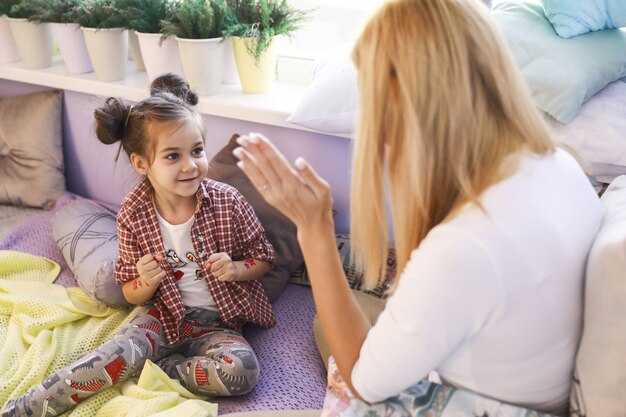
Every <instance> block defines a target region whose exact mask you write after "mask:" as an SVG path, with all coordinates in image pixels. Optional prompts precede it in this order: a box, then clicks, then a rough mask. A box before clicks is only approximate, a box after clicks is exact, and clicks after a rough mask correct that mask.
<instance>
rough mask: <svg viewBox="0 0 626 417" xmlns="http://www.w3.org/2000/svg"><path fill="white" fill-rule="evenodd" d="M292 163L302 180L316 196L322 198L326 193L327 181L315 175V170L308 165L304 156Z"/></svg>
mask: <svg viewBox="0 0 626 417" xmlns="http://www.w3.org/2000/svg"><path fill="white" fill-rule="evenodd" d="M294 165H295V166H296V170H297V172H298V174H299V175H300V178H302V181H303V182H304V183H305V184H306V185H307V186H308V187H309V189H310V190H311V192H313V195H315V197H316V198H322V197H323V196H324V195H325V194H326V193H328V190H329V186H328V183H327V182H326V181H324V180H323V179H322V177H320V176H319V175H317V172H315V170H314V169H313V167H312V166H311V165H309V163H308V162H307V161H306V160H305V159H304V158H302V157H300V158H298V159H296V161H295V163H294Z"/></svg>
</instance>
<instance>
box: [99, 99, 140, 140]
mask: <svg viewBox="0 0 626 417" xmlns="http://www.w3.org/2000/svg"><path fill="white" fill-rule="evenodd" d="M132 108H133V107H132V106H131V105H129V104H127V103H125V102H124V101H122V100H120V99H118V98H115V97H109V98H108V99H106V101H105V102H104V105H103V106H101V107H98V108H96V110H95V111H94V117H95V119H96V136H97V137H98V139H99V140H100V142H102V143H104V144H106V145H110V144H112V143H115V142H117V141H119V140H123V139H124V137H125V136H126V122H127V120H128V117H129V113H130V112H131V110H132Z"/></svg>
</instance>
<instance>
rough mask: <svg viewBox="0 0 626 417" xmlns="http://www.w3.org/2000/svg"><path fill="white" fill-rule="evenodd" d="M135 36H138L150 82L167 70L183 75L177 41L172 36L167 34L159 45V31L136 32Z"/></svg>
mask: <svg viewBox="0 0 626 417" xmlns="http://www.w3.org/2000/svg"><path fill="white" fill-rule="evenodd" d="M137 36H138V37H139V47H140V49H141V55H142V56H143V58H144V59H143V62H144V64H145V66H146V72H147V73H148V78H149V79H150V82H152V81H153V80H154V79H155V78H157V77H158V76H159V75H161V74H165V73H168V72H173V73H174V74H178V75H180V76H181V77H184V76H185V74H184V73H183V67H182V65H181V64H180V55H179V53H178V43H177V42H176V39H175V38H174V37H173V36H168V37H167V39H165V40H164V41H163V43H161V45H159V40H160V39H161V34H160V33H141V32H137Z"/></svg>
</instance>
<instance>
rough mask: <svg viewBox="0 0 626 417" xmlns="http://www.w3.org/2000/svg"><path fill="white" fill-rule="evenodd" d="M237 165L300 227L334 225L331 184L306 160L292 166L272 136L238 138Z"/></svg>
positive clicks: (299, 160) (262, 192)
mask: <svg viewBox="0 0 626 417" xmlns="http://www.w3.org/2000/svg"><path fill="white" fill-rule="evenodd" d="M237 143H238V144H239V145H240V146H241V147H240V148H236V149H235V150H234V151H233V154H234V155H235V156H236V157H237V158H238V159H239V162H238V163H237V165H238V166H239V168H241V169H242V170H243V172H244V173H245V174H246V175H247V176H248V178H249V179H250V181H251V182H252V184H253V185H254V186H255V187H256V189H257V190H258V191H259V193H261V195H262V196H263V198H265V200H267V202H268V203H270V204H271V205H272V206H274V207H276V208H277V209H278V210H280V211H281V212H282V213H283V214H284V215H285V216H287V217H288V218H289V219H290V220H291V221H292V222H294V223H295V224H296V226H297V227H298V229H299V230H305V229H308V228H310V227H318V226H320V225H321V224H323V223H324V222H327V223H329V224H331V225H332V196H331V191H330V186H329V185H328V183H327V182H326V181H324V180H323V179H322V178H320V177H319V176H318V175H317V174H316V173H315V171H314V170H313V168H311V166H310V165H309V164H308V163H307V162H306V161H305V160H304V159H303V158H298V159H296V161H295V163H294V166H293V167H292V166H291V165H290V164H289V162H287V160H286V159H285V157H284V156H283V154H281V153H280V151H278V149H276V147H275V146H274V145H273V144H272V142H270V140H269V139H267V138H266V137H264V136H263V135H261V134H259V133H250V134H248V135H247V136H241V137H239V138H238V139H237Z"/></svg>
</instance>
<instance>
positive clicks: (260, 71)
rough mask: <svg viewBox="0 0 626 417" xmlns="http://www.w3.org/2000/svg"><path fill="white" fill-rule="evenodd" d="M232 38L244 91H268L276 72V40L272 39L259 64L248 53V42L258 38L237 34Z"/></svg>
mask: <svg viewBox="0 0 626 417" xmlns="http://www.w3.org/2000/svg"><path fill="white" fill-rule="evenodd" d="M232 39H233V51H234V52H235V62H236V63H237V72H238V73H239V79H240V80H241V86H242V87H243V92H244V93H265V92H267V91H268V90H269V89H270V87H271V86H272V83H273V81H274V76H275V74H276V59H277V53H276V42H273V41H272V43H271V44H270V46H269V47H268V48H267V49H266V50H265V52H264V53H263V55H262V56H261V58H260V60H259V62H258V64H257V63H255V62H254V57H253V56H252V55H250V54H249V53H248V49H247V48H246V43H248V42H252V43H254V42H256V40H255V39H251V38H240V37H237V36H233V38H232Z"/></svg>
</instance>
